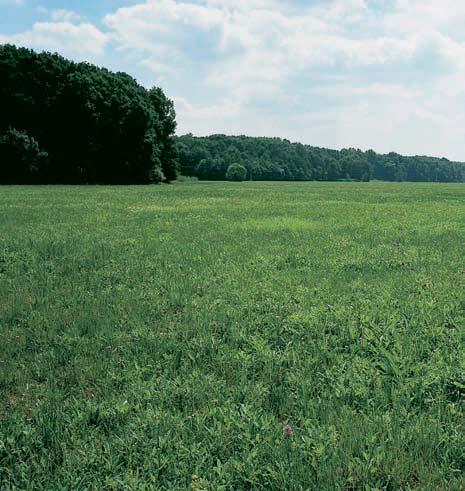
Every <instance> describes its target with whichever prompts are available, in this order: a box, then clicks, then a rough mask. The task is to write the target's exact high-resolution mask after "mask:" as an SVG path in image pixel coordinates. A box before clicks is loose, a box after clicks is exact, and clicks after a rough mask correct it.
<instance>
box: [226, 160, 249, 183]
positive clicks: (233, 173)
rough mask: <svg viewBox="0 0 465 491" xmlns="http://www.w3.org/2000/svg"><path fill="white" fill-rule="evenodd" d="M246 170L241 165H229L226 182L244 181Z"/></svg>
mask: <svg viewBox="0 0 465 491" xmlns="http://www.w3.org/2000/svg"><path fill="white" fill-rule="evenodd" d="M246 177H247V169H246V168H245V167H244V166H243V165H241V164H231V165H230V166H229V167H228V170H227V172H226V179H227V180H228V181H245V179H246Z"/></svg>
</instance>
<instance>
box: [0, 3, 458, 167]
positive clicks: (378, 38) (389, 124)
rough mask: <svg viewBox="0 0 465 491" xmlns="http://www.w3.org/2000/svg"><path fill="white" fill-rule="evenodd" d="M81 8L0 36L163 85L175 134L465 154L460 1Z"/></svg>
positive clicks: (54, 13)
mask: <svg viewBox="0 0 465 491" xmlns="http://www.w3.org/2000/svg"><path fill="white" fill-rule="evenodd" d="M84 5H85V2H83V11H82V12H81V11H80V12H78V13H75V12H71V11H67V10H55V11H51V12H49V18H48V19H47V20H46V21H41V22H36V23H35V24H33V25H32V26H31V28H30V29H29V30H27V31H23V32H19V33H17V34H14V35H9V36H0V42H14V43H16V44H20V45H25V46H30V47H33V48H36V49H46V50H50V51H59V52H60V53H63V54H64V55H66V56H69V57H72V58H75V59H88V60H89V61H92V62H95V63H98V64H108V65H110V66H111V67H112V68H115V69H124V70H127V71H129V72H130V73H131V74H133V75H135V76H136V77H137V78H139V80H141V81H142V82H143V83H144V84H147V85H150V84H161V85H162V87H163V88H164V89H165V91H166V92H167V93H168V94H169V95H170V96H171V97H173V98H174V99H175V102H176V108H177V112H178V121H179V132H180V133H182V132H194V133H196V134H210V133H220V132H221V133H236V134H237V133H246V134H251V135H267V136H282V137H286V138H289V139H292V140H299V141H303V142H305V143H310V144H315V145H320V146H329V147H333V148H340V147H347V146H355V147H360V148H364V149H366V148H374V149H376V150H378V151H384V152H388V151H391V150H394V151H399V152H403V153H408V154H431V155H437V156H443V155H445V156H448V157H450V158H455V159H462V160H465V149H464V148H463V144H462V139H463V137H462V128H464V127H465V112H464V110H463V109H462V108H464V107H465V105H464V102H465V84H464V81H465V38H464V37H465V35H464V34H463V33H462V31H463V29H462V26H463V25H464V22H465V3H464V4H463V5H462V4H461V2H457V1H456V0H333V1H303V0H288V1H284V0H283V1H279V0H266V1H265V0H247V1H246V0H182V1H181V0H150V1H146V2H139V3H134V4H133V5H130V6H127V7H124V8H119V9H117V10H114V11H112V12H108V13H107V14H106V15H104V16H103V17H101V18H100V19H99V20H98V21H95V22H93V23H90V22H86V21H84V20H83V19H85V18H86V9H85V8H84ZM89 5H90V4H89ZM89 8H90V7H89Z"/></svg>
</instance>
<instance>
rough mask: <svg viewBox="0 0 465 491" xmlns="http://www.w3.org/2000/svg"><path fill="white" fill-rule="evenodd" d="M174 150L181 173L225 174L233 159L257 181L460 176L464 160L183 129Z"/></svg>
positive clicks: (220, 176)
mask: <svg viewBox="0 0 465 491" xmlns="http://www.w3.org/2000/svg"><path fill="white" fill-rule="evenodd" d="M177 153H178V160H179V171H180V173H181V174H182V175H185V176H194V177H198V178H199V179H205V180H223V179H225V177H226V176H227V173H228V168H229V167H230V166H231V165H233V164H234V165H240V166H242V167H243V168H244V172H245V173H244V176H245V179H250V180H257V181H258V180H279V181H312V180H314V181H336V180H355V181H369V180H371V179H379V180H385V181H426V182H464V181H465V164H464V163H461V162H452V161H450V160H447V159H445V158H442V159H441V158H434V157H421V156H417V157H405V156H402V155H399V154H397V153H389V154H387V155H380V154H377V153H375V152H374V151H373V150H368V151H366V152H364V151H361V150H359V149H355V148H349V149H343V150H330V149H326V148H319V147H312V146H309V145H303V144H301V143H291V142H290V141H289V140H285V139H281V138H263V137H259V138H255V137H247V136H226V135H212V136H208V137H195V136H193V135H192V134H187V135H183V136H180V137H178V138H177Z"/></svg>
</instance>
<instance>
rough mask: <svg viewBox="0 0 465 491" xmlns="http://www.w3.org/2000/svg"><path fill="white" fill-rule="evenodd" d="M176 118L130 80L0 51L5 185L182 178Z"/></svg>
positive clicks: (168, 104)
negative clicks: (179, 170) (177, 176)
mask: <svg viewBox="0 0 465 491" xmlns="http://www.w3.org/2000/svg"><path fill="white" fill-rule="evenodd" d="M175 129H176V119H175V111H174V106H173V103H172V101H170V100H169V99H168V98H167V97H166V96H165V94H164V93H163V91H162V90H161V89H160V88H158V87H154V88H152V89H150V90H147V89H145V88H144V87H142V86H141V85H139V84H138V83H137V82H136V80H135V79H133V78H132V77H130V76H129V75H127V74H125V73H112V72H110V71H109V70H106V69H104V68H98V67H96V66H93V65H91V64H88V63H74V62H72V61H69V60H66V59H65V58H63V57H61V56H59V55H57V54H50V53H40V54H38V53H35V52H34V51H32V50H29V49H25V48H16V47H15V46H12V45H3V46H0V182H1V183H121V184H129V183H149V182H160V181H163V180H172V179H175V178H176V146H175V138H174V133H175Z"/></svg>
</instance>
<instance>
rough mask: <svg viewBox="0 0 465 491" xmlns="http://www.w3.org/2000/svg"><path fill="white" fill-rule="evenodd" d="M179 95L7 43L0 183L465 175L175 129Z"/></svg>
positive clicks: (2, 51)
mask: <svg viewBox="0 0 465 491" xmlns="http://www.w3.org/2000/svg"><path fill="white" fill-rule="evenodd" d="M175 130H176V114H175V110H174V105H173V102H172V101H171V100H170V99H168V98H167V97H166V96H165V94H164V93H163V91H162V89H160V88H158V87H153V88H152V89H149V90H147V89H146V88H144V87H142V86H141V85H139V84H138V83H137V81H136V80H135V79H134V78H132V77H131V76H129V75H127V74H126V73H121V72H119V73H113V72H111V71H109V70H107V69H105V68H99V67H96V66H94V65H91V64H89V63H75V62H72V61H69V60H66V59H65V58H63V57H61V56H59V55H57V54H51V53H35V52H34V51H32V50H29V49H25V48H17V47H15V46H13V45H0V183H102V184H105V183H108V184H131V183H152V182H153V183H157V182H162V181H172V180H175V179H176V178H177V176H178V174H182V175H183V176H192V177H197V178H199V179H205V180H224V179H229V180H245V179H250V180H279V181H285V180H288V181H312V180H316V181H335V180H356V181H369V180H370V179H379V180H386V181H431V182H464V181H465V164H463V163H459V162H451V161H449V160H447V159H444V158H443V159H439V158H432V157H418V156H417V157H404V156H402V155H399V154H396V153H390V154H387V155H380V154H377V153H375V152H374V151H372V150H369V151H367V152H363V151H361V150H359V149H354V148H349V149H344V150H340V151H338V150H330V149H326V148H319V147H312V146H309V145H303V144H301V143H291V142H290V141H289V140H285V139H281V138H252V137H247V136H225V135H212V136H209V137H194V136H193V135H192V134H188V135H184V136H180V137H176V136H175Z"/></svg>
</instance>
